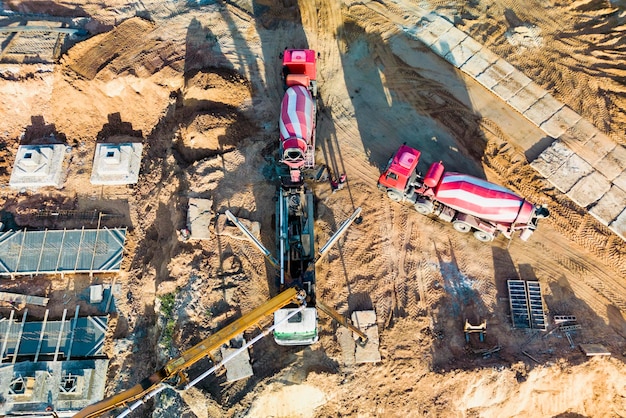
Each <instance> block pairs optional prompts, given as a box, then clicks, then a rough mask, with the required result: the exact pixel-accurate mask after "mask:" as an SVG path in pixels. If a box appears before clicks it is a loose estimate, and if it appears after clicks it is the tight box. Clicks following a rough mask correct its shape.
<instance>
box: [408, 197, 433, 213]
mask: <svg viewBox="0 0 626 418" xmlns="http://www.w3.org/2000/svg"><path fill="white" fill-rule="evenodd" d="M413 207H414V208H415V210H416V211H417V213H421V214H422V215H430V214H431V213H432V212H433V202H428V201H424V200H418V201H417V202H415V205H413Z"/></svg>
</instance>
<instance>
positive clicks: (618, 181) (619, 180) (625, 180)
mask: <svg viewBox="0 0 626 418" xmlns="http://www.w3.org/2000/svg"><path fill="white" fill-rule="evenodd" d="M613 184H614V185H616V186H617V187H619V188H620V189H622V190H626V171H625V172H622V174H620V175H619V176H617V177H615V178H614V179H613Z"/></svg>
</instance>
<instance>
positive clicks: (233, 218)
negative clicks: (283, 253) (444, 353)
mask: <svg viewBox="0 0 626 418" xmlns="http://www.w3.org/2000/svg"><path fill="white" fill-rule="evenodd" d="M226 216H227V217H228V219H230V220H231V222H232V223H234V224H235V225H237V228H239V230H240V231H241V232H243V233H244V235H245V236H246V237H247V238H248V239H249V240H250V242H252V244H254V246H255V247H257V249H258V250H259V251H261V252H262V253H263V255H264V256H265V257H266V258H267V259H268V260H269V261H270V263H272V265H273V266H274V267H276V268H278V262H277V261H276V259H275V258H274V257H273V256H272V254H271V253H270V251H269V250H268V249H267V248H265V246H264V245H263V244H261V241H259V240H258V239H257V238H256V237H255V236H254V235H252V232H250V231H249V230H248V228H246V227H245V225H244V224H242V223H241V221H240V220H239V219H237V217H236V216H235V215H233V214H232V213H231V211H230V210H226Z"/></svg>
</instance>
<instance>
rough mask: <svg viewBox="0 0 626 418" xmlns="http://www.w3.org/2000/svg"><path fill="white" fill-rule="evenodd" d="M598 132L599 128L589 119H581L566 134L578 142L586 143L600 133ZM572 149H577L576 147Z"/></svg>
mask: <svg viewBox="0 0 626 418" xmlns="http://www.w3.org/2000/svg"><path fill="white" fill-rule="evenodd" d="M598 132H599V131H598V128H596V127H595V126H594V125H593V123H591V122H589V121H588V120H587V119H580V120H579V121H578V122H576V124H574V126H572V127H571V128H569V129H568V130H567V131H566V132H565V134H564V135H566V136H567V137H568V138H571V140H573V141H576V143H577V144H585V143H586V142H587V141H588V140H590V139H591V138H593V137H594V136H595V135H596V134H598ZM572 149H574V151H576V149H575V148H572Z"/></svg>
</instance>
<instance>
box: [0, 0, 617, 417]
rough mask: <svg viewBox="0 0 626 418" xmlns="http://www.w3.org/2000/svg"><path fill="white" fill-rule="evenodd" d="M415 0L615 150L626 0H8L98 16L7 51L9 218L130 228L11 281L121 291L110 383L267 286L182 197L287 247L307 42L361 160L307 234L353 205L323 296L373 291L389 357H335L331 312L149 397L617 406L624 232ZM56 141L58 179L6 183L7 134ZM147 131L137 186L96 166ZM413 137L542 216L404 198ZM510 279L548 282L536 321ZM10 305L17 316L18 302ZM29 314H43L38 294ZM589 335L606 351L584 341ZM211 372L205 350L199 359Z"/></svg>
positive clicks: (1, 132)
mask: <svg viewBox="0 0 626 418" xmlns="http://www.w3.org/2000/svg"><path fill="white" fill-rule="evenodd" d="M416 3H419V4H420V7H427V8H432V9H433V10H435V11H437V12H438V13H440V14H442V15H444V16H447V17H448V18H449V19H450V20H451V21H453V22H454V23H455V26H457V27H458V28H459V29H461V30H463V31H465V32H467V33H469V34H470V35H472V36H473V37H474V38H475V39H476V40H478V41H479V42H481V43H483V44H485V45H487V46H488V47H489V48H491V49H492V50H493V51H494V52H495V53H497V54H498V55H500V56H501V57H503V58H505V59H506V60H507V61H509V62H510V63H511V64H513V65H514V66H516V68H518V69H520V70H521V71H523V72H524V73H525V74H526V75H527V76H528V77H530V78H531V79H533V80H534V81H535V82H536V83H538V84H539V85H541V86H542V87H543V88H545V89H547V90H548V91H550V92H551V93H552V94H553V95H554V96H555V97H556V98H557V99H559V100H561V101H562V102H564V103H566V104H567V105H569V106H570V107H571V108H572V109H574V110H575V111H576V112H578V113H580V114H581V115H583V116H584V117H585V118H587V119H588V120H589V121H591V122H592V123H593V124H594V125H595V126H596V127H597V128H599V129H600V130H602V131H603V132H605V133H606V134H607V135H609V136H610V137H611V138H613V139H614V140H615V141H616V143H618V144H622V145H624V143H625V138H624V136H623V133H624V131H625V129H626V115H625V113H624V109H626V99H625V96H624V91H625V89H626V85H625V84H624V80H625V75H626V67H625V64H624V63H626V56H625V55H626V54H625V53H624V50H623V48H622V47H620V46H619V45H622V44H623V42H624V30H625V28H626V26H625V22H626V8H625V6H624V3H623V2H618V1H615V2H607V1H594V0H580V1H576V2H558V1H549V2H544V1H535V0H533V1H527V2H515V1H509V0H493V1H488V2H467V1H461V0H459V1H448V2H440V1H424V2H415V1H413V0H382V1H358V2H357V1H354V2H353V1H349V0H344V1H341V2H339V1H334V0H315V1H308V0H301V1H299V2H298V1H296V0H282V1H278V0H260V1H246V0H233V1H194V2H191V1H187V2H163V1H156V0H155V1H153V0H144V1H142V2H125V1H122V0H116V1H107V2H106V6H104V7H103V3H102V2H99V1H91V0H81V1H71V2H70V1H63V0H54V1H46V2H21V1H5V2H3V5H4V8H5V11H4V12H5V14H7V15H10V16H14V14H13V13H18V14H20V15H23V16H36V20H37V21H42V20H45V19H46V18H49V19H52V17H57V21H58V20H59V19H60V18H61V17H62V18H73V17H81V18H83V19H84V28H85V29H86V30H88V31H89V32H90V34H91V36H89V37H87V39H86V40H84V41H81V42H76V43H75V44H74V45H73V46H72V47H71V48H69V49H68V50H67V51H64V52H63V54H62V55H61V58H60V60H59V62H58V63H57V64H52V63H49V62H37V61H36V60H32V59H31V60H30V61H28V62H15V63H12V62H10V60H9V61H7V60H6V59H5V60H4V61H0V114H1V115H2V124H1V129H0V142H1V144H2V147H0V187H1V188H0V202H1V203H2V208H3V218H2V222H3V223H4V226H5V228H7V227H12V228H39V229H43V228H55V229H63V228H74V227H78V228H80V227H82V226H84V227H86V228H88V227H89V228H96V227H98V226H101V227H102V226H107V227H115V226H125V227H128V228H129V232H128V235H127V243H126V251H125V258H124V262H123V271H122V272H121V273H120V274H119V275H111V276H98V275H97V277H95V278H93V279H92V278H90V277H89V276H88V275H85V276H75V275H65V276H64V277H62V278H61V277H56V278H54V277H52V278H51V277H40V276H36V277H22V278H15V279H9V278H3V279H2V281H1V282H0V283H1V286H0V287H1V290H2V291H6V292H15V293H24V294H32V295H37V296H45V297H48V298H50V302H49V304H48V306H47V308H48V309H50V316H49V317H50V318H51V319H59V318H60V317H61V315H62V312H63V309H68V311H70V312H73V309H74V307H75V306H76V304H80V305H81V309H80V312H81V315H86V314H92V315H96V314H98V315H99V314H102V312H101V311H98V310H97V309H96V308H95V307H94V306H93V305H91V304H89V303H88V295H89V293H88V287H89V285H91V284H94V283H97V284H105V285H106V286H111V288H112V289H113V292H114V295H115V298H114V302H113V303H112V304H111V311H112V313H113V315H112V321H111V325H112V327H111V332H110V338H109V339H108V342H107V352H108V353H109V355H110V357H111V363H110V369H109V381H108V384H107V395H111V394H113V393H116V392H119V391H121V390H123V389H126V388H128V387H130V386H132V385H134V384H135V383H137V382H138V381H139V380H140V379H142V378H144V377H147V376H148V375H150V374H151V373H152V372H153V371H154V370H157V369H158V368H159V367H161V366H163V364H164V363H165V361H167V359H169V358H172V357H175V356H176V355H178V354H180V352H181V351H182V350H184V349H185V348H188V347H190V346H192V345H193V344H195V343H198V342H199V341H201V340H202V339H203V338H205V337H206V336H208V335H210V334H211V332H214V331H215V330H217V329H219V328H220V327H221V326H223V325H225V324H227V323H228V322H229V321H232V320H233V319H235V318H237V317H238V316H239V315H240V314H241V313H245V312H247V311H249V310H251V309H252V308H254V307H256V306H259V305H260V304H262V303H263V302H264V301H266V300H267V299H268V298H270V297H271V296H273V295H274V294H275V293H276V291H277V289H276V286H275V280H274V277H275V270H274V269H273V267H272V266H271V265H270V264H269V263H268V262H266V261H265V259H264V258H263V256H262V254H260V253H259V252H258V251H257V250H256V249H255V248H254V247H252V246H251V245H250V244H249V243H248V242H247V241H245V240H241V239H236V238H233V237H230V236H227V235H216V234H212V235H211V239H209V240H202V241H195V240H189V241H184V240H183V239H182V238H181V234H180V231H181V230H182V229H184V228H186V227H187V204H188V200H189V198H206V199H211V200H212V201H213V211H214V213H215V215H217V214H223V213H224V212H225V210H226V209H230V210H231V211H232V212H233V213H234V214H235V215H236V216H238V217H239V218H242V219H248V220H251V221H254V222H259V223H260V225H261V240H262V242H263V243H264V245H265V246H266V247H267V248H269V249H270V250H273V249H274V248H275V239H274V230H273V221H272V215H273V214H274V213H275V208H274V205H275V202H274V200H273V197H274V193H275V184H276V182H275V180H276V179H275V177H274V175H273V173H274V171H273V168H272V167H273V164H275V162H276V158H277V152H276V151H277V149H278V114H279V108H280V101H281V98H282V94H283V87H282V82H281V78H280V71H281V68H280V54H281V52H282V51H283V50H284V49H285V48H286V47H296V48H311V49H314V50H316V51H317V52H318V55H319V58H318V84H319V87H320V98H319V101H318V105H319V109H318V110H319V117H318V130H317V139H318V148H317V155H316V161H317V163H319V164H325V165H327V166H328V167H329V170H330V172H331V174H333V175H338V174H340V173H345V174H346V175H347V183H346V185H345V187H344V188H343V189H341V190H338V191H336V192H335V193H333V191H332V189H331V186H330V183H328V182H319V183H315V184H314V185H313V186H312V187H313V190H314V193H315V197H316V223H315V230H316V244H317V245H318V247H319V246H321V245H323V244H324V243H325V242H326V240H327V239H328V238H329V237H330V235H331V234H332V233H333V232H334V231H336V230H337V228H338V227H339V225H340V223H341V222H342V221H343V220H344V219H346V218H347V217H348V216H350V214H351V213H352V212H353V211H354V209H355V208H356V207H361V208H362V209H363V212H362V217H363V221H362V222H361V223H360V224H358V225H356V224H355V225H352V226H351V227H350V229H349V231H348V232H347V234H346V235H345V237H344V238H342V240H341V242H340V243H339V244H338V245H337V246H335V247H334V248H333V249H332V250H331V251H330V253H329V255H328V256H327V259H326V260H325V261H323V262H321V263H320V264H319V265H318V268H317V296H318V298H321V299H322V300H324V301H325V302H326V303H327V304H329V305H330V306H332V307H334V308H335V309H337V310H338V311H339V312H340V313H342V314H343V315H345V316H346V317H349V316H350V314H351V313H352V312H353V311H355V310H371V309H373V310H375V311H376V316H377V324H378V329H379V335H380V348H379V351H380V354H381V358H382V360H381V361H380V362H379V363H368V364H359V365H346V364H344V362H343V360H342V358H343V357H342V353H341V348H340V346H339V344H338V342H337V333H338V325H337V324H336V323H334V322H333V321H331V320H330V319H329V318H327V317H325V316H324V315H323V314H320V322H321V333H320V340H319V342H318V343H316V344H315V345H312V346H310V347H280V346H278V345H276V344H275V343H274V341H273V340H272V338H265V339H263V340H261V341H260V342H258V343H257V344H255V345H254V346H253V348H252V349H251V361H252V367H253V371H254V376H253V377H250V378H248V379H244V380H241V381H238V382H234V383H227V382H226V376H225V373H224V372H223V371H222V372H218V373H217V374H216V375H213V376H209V377H208V378H206V379H205V380H203V381H202V382H201V383H200V384H199V385H197V386H196V387H194V388H192V389H190V390H188V391H186V392H182V393H177V392H174V391H172V390H167V391H164V392H162V393H161V394H160V395H159V396H158V397H157V398H156V399H155V400H154V401H151V402H150V403H149V404H148V405H146V406H144V407H142V409H140V410H138V411H136V412H135V416H153V417H172V416H180V417H216V416H224V417H243V416H250V417H269V416H272V417H314V416H315V417H318V416H319V417H327V416H328V417H331V416H332V417H337V416H359V417H413V416H428V417H441V416H450V417H475V416H480V417H506V416H509V417H513V416H515V417H519V416H527V417H539V416H542V417H551V416H560V417H582V416H589V417H592V416H593V417H616V416H626V397H625V393H626V366H625V364H624V362H625V361H626V245H625V243H624V241H623V240H622V239H620V238H619V237H617V236H616V235H614V234H613V233H612V232H611V231H609V230H608V229H607V228H606V227H604V226H603V225H601V224H600V223H599V222H598V221H596V220H595V219H594V218H593V217H592V216H590V215H589V214H587V213H586V212H585V210H584V209H582V208H580V207H578V206H577V205H575V204H574V203H573V202H571V201H570V200H569V199H568V198H567V197H566V196H565V195H563V194H562V193H560V192H559V191H558V190H556V189H555V188H554V187H553V186H551V185H550V184H549V183H547V182H546V181H545V180H544V179H543V178H542V177H541V176H540V175H538V174H537V173H536V172H535V171H534V170H533V169H532V168H531V167H530V165H529V163H528V160H527V158H526V156H525V151H527V150H528V149H530V148H532V147H533V146H534V145H535V144H537V146H541V145H542V144H545V139H544V138H543V136H542V135H541V134H540V133H539V132H538V131H537V129H536V128H535V127H534V126H533V125H531V124H529V122H528V121H527V120H525V119H524V118H523V117H521V115H518V114H516V113H515V111H513V110H511V109H510V108H509V107H507V105H506V104H504V103H502V102H500V101H499V100H498V99H497V98H496V97H495V96H493V95H492V94H491V93H489V92H488V91H486V90H484V89H482V87H480V86H479V85H477V84H475V83H474V82H473V81H472V80H471V79H469V78H467V77H465V76H463V75H461V74H460V73H459V72H458V71H456V70H454V69H453V68H452V67H451V66H450V65H449V64H448V63H446V62H445V61H444V60H442V59H441V58H439V57H438V56H436V55H434V54H433V53H431V52H430V50H429V49H428V48H427V47H426V46H424V45H423V44H421V43H420V42H418V41H416V40H414V39H411V38H410V37H409V36H407V35H406V34H405V33H404V32H403V31H402V30H401V28H400V25H398V24H397V23H398V22H406V21H407V20H408V21H411V15H410V10H411V8H412V7H414V6H416ZM8 10H11V14H9V13H8ZM24 19H27V18H24ZM33 19H34V18H33ZM34 20H35V19H34ZM403 24H404V23H403ZM43 61H45V60H43ZM55 138H56V139H55ZM53 140H57V141H61V142H63V143H65V144H67V145H68V146H70V147H71V150H70V151H68V152H69V157H68V158H66V172H65V183H64V187H63V188H62V189H54V188H45V189H41V190H39V191H37V192H29V191H26V192H19V191H16V190H12V189H10V188H9V187H8V180H9V176H10V173H11V170H12V164H13V162H14V155H15V153H16V151H17V147H18V145H23V144H36V143H45V142H47V141H53ZM133 140H134V141H137V140H141V141H142V142H143V144H144V153H143V161H142V166H141V173H140V176H139V182H138V183H137V184H135V185H132V186H93V185H91V184H90V183H89V176H90V173H91V164H92V160H93V153H94V150H95V144H96V143H97V142H107V141H112V142H116V141H117V142H120V141H124V142H130V141H133ZM542 140H543V142H542ZM403 142H407V143H408V144H409V145H411V146H414V147H416V148H419V149H420V150H421V151H422V160H423V162H424V163H425V164H426V163H430V162H432V161H438V160H441V161H443V163H444V164H445V165H446V167H447V169H448V170H451V171H460V172H465V173H469V174H472V175H476V176H479V177H483V178H487V179H488V180H490V181H493V182H495V183H498V184H501V185H504V186H506V187H508V188H510V189H512V190H514V191H516V192H517V193H519V194H520V195H522V196H524V197H525V198H527V199H528V200H530V201H532V202H535V203H538V204H546V205H548V208H549V209H550V213H551V215H550V218H548V219H545V220H542V221H541V223H540V225H539V228H538V230H537V231H536V232H535V234H534V235H533V236H532V237H531V238H530V240H529V241H527V242H522V241H521V240H519V239H514V240H512V241H508V240H505V239H504V238H502V237H500V238H497V239H496V240H495V241H494V242H493V243H489V244H484V243H481V242H479V241H477V240H476V239H474V238H473V237H471V236H469V235H463V234H460V233H458V232H456V231H455V230H454V229H453V228H452V227H451V225H450V224H445V223H443V222H439V221H437V220H434V219H430V218H427V217H424V216H422V215H419V214H418V213H417V212H415V211H414V210H413V208H412V207H410V206H403V205H401V204H398V203H394V202H392V201H391V200H389V199H388V198H387V197H386V196H385V195H384V193H382V192H380V191H379V190H378V189H377V188H376V181H377V178H378V175H379V173H380V171H381V169H382V168H383V167H384V166H385V164H386V162H387V160H388V158H389V157H390V155H391V154H392V153H393V151H394V150H395V149H397V147H398V146H399V145H400V144H402V143H403ZM544 146H545V145H544ZM526 155H527V154H526ZM96 212H97V213H101V215H98V216H94V215H93V214H94V213H96ZM212 232H214V231H212ZM510 279H515V280H520V279H521V280H538V281H539V282H540V284H541V286H542V290H543V298H544V305H545V310H546V314H547V317H548V320H549V325H548V330H547V331H535V330H524V329H513V328H512V326H511V318H510V315H509V301H508V293H507V283H506V281H507V280H510ZM0 304H2V305H1V308H2V309H1V313H2V315H3V316H8V314H9V312H10V310H11V309H18V311H19V312H18V317H20V316H19V314H20V313H21V312H23V309H24V308H25V306H11V305H9V304H5V303H4V302H0ZM27 308H28V309H29V311H28V317H29V318H30V319H41V318H43V315H44V310H45V308H42V307H32V306H27ZM556 315H571V316H575V317H576V324H577V325H580V329H577V330H573V331H571V332H570V334H569V337H568V336H567V335H566V334H565V333H564V332H563V331H561V330H559V329H557V328H556V325H555V324H554V321H553V320H552V319H553V317H554V316H556ZM466 319H467V320H469V321H470V323H472V324H474V325H477V324H479V323H480V322H481V321H482V320H486V321H487V333H486V335H485V339H484V341H480V340H479V338H478V334H471V335H470V337H471V338H470V341H469V342H467V341H466V339H465V336H464V333H463V325H464V324H465V320H466ZM270 323H271V318H267V320H266V321H265V323H264V324H263V325H265V326H267V325H269V324H270ZM257 332H258V330H255V329H251V330H249V331H248V332H247V333H246V336H247V337H248V339H249V338H250V337H251V336H254V335H256V333H257ZM580 344H601V345H602V346H603V347H605V348H606V349H607V350H608V351H609V352H610V353H611V355H610V356H594V357H588V356H586V355H585V354H584V353H583V351H582V350H581V348H580V347H579V345H580ZM209 367H210V362H209V361H208V360H206V361H201V362H199V363H198V364H197V365H196V366H194V367H193V368H192V369H191V370H189V375H190V376H197V375H198V374H200V373H201V372H202V371H204V370H206V369H208V368H209Z"/></svg>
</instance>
